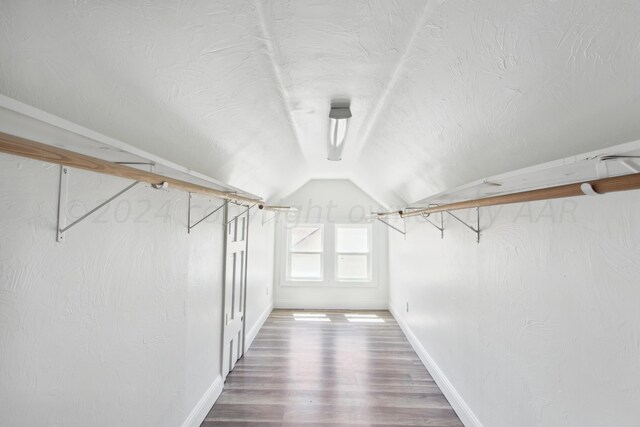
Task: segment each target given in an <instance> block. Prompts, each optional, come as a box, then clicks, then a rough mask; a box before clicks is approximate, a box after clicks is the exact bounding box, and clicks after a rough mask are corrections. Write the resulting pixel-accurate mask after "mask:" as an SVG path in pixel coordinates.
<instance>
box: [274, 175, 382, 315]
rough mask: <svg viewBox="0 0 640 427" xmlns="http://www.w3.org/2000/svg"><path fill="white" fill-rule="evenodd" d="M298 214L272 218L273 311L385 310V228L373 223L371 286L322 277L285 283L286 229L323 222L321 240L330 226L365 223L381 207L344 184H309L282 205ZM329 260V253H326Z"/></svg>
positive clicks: (346, 182) (319, 182)
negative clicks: (274, 244)
mask: <svg viewBox="0 0 640 427" xmlns="http://www.w3.org/2000/svg"><path fill="white" fill-rule="evenodd" d="M282 203H283V204H285V205H289V206H293V207H296V208H297V209H298V211H297V212H294V213H289V214H280V215H278V217H277V218H276V222H277V224H276V260H275V261H276V276H275V280H276V286H275V289H274V293H275V296H274V304H275V306H276V307H277V308H321V309H330V308H339V309H376V308H386V307H387V299H388V253H387V245H388V238H387V233H386V229H385V227H384V226H383V225H382V224H381V223H378V222H374V223H373V230H372V235H373V236H372V243H373V253H372V280H371V282H369V283H357V282H352V283H345V282H338V281H335V280H331V279H330V277H331V275H326V276H327V277H325V280H324V281H321V282H292V281H287V280H286V227H287V224H294V223H321V224H324V227H325V238H327V234H328V233H331V232H332V231H331V230H332V227H333V225H334V224H351V223H362V222H365V223H368V222H369V221H368V220H367V217H368V216H370V213H371V212H372V211H377V210H379V209H380V208H379V204H378V203H377V202H376V201H375V200H373V199H372V198H371V197H370V196H368V195H367V194H366V193H364V192H363V191H362V190H361V189H360V188H358V187H357V186H356V185H354V184H353V183H352V182H351V181H348V180H339V179H338V180H311V181H309V182H307V183H306V184H305V185H304V186H302V187H301V188H300V189H298V190H297V191H295V192H294V193H293V194H291V195H290V196H288V197H287V198H286V199H285V200H284V201H283V202H282ZM325 256H331V254H325Z"/></svg>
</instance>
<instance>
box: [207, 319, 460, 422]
mask: <svg viewBox="0 0 640 427" xmlns="http://www.w3.org/2000/svg"><path fill="white" fill-rule="evenodd" d="M213 426H229V427H232V426H441V427H445V426H446V427H450V426H462V423H461V422H460V420H459V419H458V417H457V416H456V414H455V412H454V411H453V409H452V408H451V406H450V405H449V402H447V400H446V398H445V397H444V395H443V394H442V392H441V391H440V389H439V388H438V386H437V385H436V383H435V382H434V381H433V378H431V375H429V373H428V372H427V370H426V369H425V368H424V366H423V365H422V363H421V362H420V359H418V356H417V355H416V354H415V352H414V351H413V349H412V348H411V345H410V344H409V342H408V341H407V340H406V338H405V336H404V334H403V333H402V331H401V330H400V328H399V327H398V324H397V323H396V321H395V320H394V318H393V317H392V316H391V315H390V314H389V312H387V311H326V310H325V311H311V310H275V311H274V312H273V313H272V314H271V316H269V318H268V319H267V321H266V322H265V324H264V326H263V328H262V329H261V330H260V332H259V334H258V336H257V337H256V339H255V341H254V342H253V345H252V346H251V348H250V349H249V351H248V352H247V354H246V355H245V357H244V358H242V359H241V360H240V361H238V363H237V365H236V367H235V369H234V370H233V372H232V373H231V374H229V376H228V377H227V381H226V382H225V385H224V390H223V391H222V395H221V396H220V397H219V398H218V401H217V402H216V403H215V405H214V406H213V408H212V409H211V411H210V412H209V414H208V415H207V417H206V419H205V421H204V422H203V423H202V427H213Z"/></svg>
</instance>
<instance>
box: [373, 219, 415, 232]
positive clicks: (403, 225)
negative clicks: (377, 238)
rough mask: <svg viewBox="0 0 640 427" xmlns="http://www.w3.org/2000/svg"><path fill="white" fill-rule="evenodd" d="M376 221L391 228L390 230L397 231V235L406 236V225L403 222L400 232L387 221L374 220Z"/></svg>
mask: <svg viewBox="0 0 640 427" xmlns="http://www.w3.org/2000/svg"><path fill="white" fill-rule="evenodd" d="M376 219H377V220H378V221H380V222H381V223H383V224H384V225H386V226H387V227H389V228H391V229H392V230H395V231H397V232H398V233H400V234H402V235H403V236H406V235H407V224H406V223H405V221H404V220H403V221H402V228H403V230H400V229H399V228H398V227H396V226H395V225H393V224H389V223H388V222H387V221H385V220H384V219H382V218H379V217H378V218H376Z"/></svg>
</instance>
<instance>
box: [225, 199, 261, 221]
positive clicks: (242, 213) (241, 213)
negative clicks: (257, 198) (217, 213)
mask: <svg viewBox="0 0 640 427" xmlns="http://www.w3.org/2000/svg"><path fill="white" fill-rule="evenodd" d="M255 205H256V203H254V204H253V205H251V206H248V207H247V209H245V210H243V211H242V212H240V213H239V214H238V215H236V216H234V217H233V218H231V219H230V220H229V221H227V224H229V223H231V222H233V221H235V219H236V218H239V217H241V216H242V215H244V214H246V213H247V212H249V211H250V210H251V208H252V207H254V206H255Z"/></svg>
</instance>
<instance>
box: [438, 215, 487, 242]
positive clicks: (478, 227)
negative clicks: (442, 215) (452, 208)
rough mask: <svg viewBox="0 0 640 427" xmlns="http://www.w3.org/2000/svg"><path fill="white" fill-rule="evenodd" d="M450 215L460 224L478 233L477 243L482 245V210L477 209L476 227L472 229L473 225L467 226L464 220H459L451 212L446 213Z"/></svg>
mask: <svg viewBox="0 0 640 427" xmlns="http://www.w3.org/2000/svg"><path fill="white" fill-rule="evenodd" d="M446 212H447V213H448V214H449V215H451V216H452V217H454V218H455V219H457V220H458V221H459V222H461V223H462V224H463V225H464V226H465V227H467V228H468V229H469V230H471V231H473V232H474V233H476V243H480V208H476V224H477V225H476V227H475V228H474V227H472V226H471V225H469V224H467V223H466V222H464V221H463V220H461V219H460V218H458V217H457V216H456V215H454V214H452V213H451V212H449V211H446Z"/></svg>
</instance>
